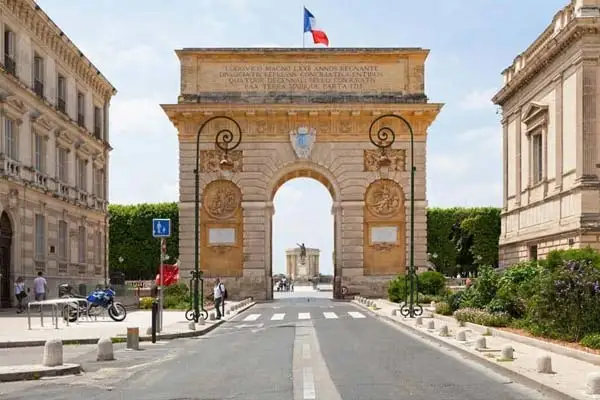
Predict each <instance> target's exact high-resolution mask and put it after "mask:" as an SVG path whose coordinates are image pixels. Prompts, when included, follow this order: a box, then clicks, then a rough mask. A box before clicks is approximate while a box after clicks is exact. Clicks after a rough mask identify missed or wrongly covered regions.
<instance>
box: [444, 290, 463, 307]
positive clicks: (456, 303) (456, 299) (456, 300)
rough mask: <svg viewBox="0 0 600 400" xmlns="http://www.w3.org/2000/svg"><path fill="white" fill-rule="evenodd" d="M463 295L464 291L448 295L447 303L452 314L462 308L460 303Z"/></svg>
mask: <svg viewBox="0 0 600 400" xmlns="http://www.w3.org/2000/svg"><path fill="white" fill-rule="evenodd" d="M463 294H464V291H463V290H459V291H458V292H454V293H449V294H448V295H446V303H448V305H449V306H450V309H451V310H452V312H454V311H456V310H458V309H459V308H460V302H461V300H462V297H463Z"/></svg>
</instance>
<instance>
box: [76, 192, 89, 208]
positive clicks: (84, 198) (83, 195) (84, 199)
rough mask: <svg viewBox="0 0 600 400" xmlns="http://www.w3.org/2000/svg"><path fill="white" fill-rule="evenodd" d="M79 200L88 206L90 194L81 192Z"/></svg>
mask: <svg viewBox="0 0 600 400" xmlns="http://www.w3.org/2000/svg"><path fill="white" fill-rule="evenodd" d="M78 200H79V202H80V203H83V204H85V205H87V204H88V194H87V193H86V192H84V191H79V195H78Z"/></svg>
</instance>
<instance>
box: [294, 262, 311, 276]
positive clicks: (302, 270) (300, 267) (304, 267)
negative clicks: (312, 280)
mask: <svg viewBox="0 0 600 400" xmlns="http://www.w3.org/2000/svg"><path fill="white" fill-rule="evenodd" d="M307 276H308V264H307V263H306V262H305V263H304V264H302V262H298V264H296V277H299V278H306V277H307Z"/></svg>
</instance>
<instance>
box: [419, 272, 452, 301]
mask: <svg viewBox="0 0 600 400" xmlns="http://www.w3.org/2000/svg"><path fill="white" fill-rule="evenodd" d="M445 288H446V278H445V277H444V275H443V274H441V273H439V272H435V271H427V272H423V273H422V274H419V292H420V293H423V294H429V295H440V294H442V293H443V291H444V289H445Z"/></svg>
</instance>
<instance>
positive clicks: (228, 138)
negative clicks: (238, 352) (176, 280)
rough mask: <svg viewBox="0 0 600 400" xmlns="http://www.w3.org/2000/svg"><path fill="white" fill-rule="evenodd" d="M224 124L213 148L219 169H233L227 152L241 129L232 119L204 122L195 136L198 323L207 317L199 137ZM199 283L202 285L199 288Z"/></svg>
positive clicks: (194, 277)
mask: <svg viewBox="0 0 600 400" xmlns="http://www.w3.org/2000/svg"><path fill="white" fill-rule="evenodd" d="M217 121H219V122H220V121H222V122H225V123H226V124H227V125H229V127H230V128H222V129H219V130H218V131H217V132H216V134H215V146H216V147H217V148H218V149H220V150H221V151H222V152H223V158H222V159H221V160H220V162H219V168H220V169H221V170H223V171H231V170H232V169H233V166H234V165H233V161H231V159H230V158H229V152H231V151H233V150H235V149H236V148H237V147H238V146H239V145H240V143H241V142H242V128H241V127H240V124H239V123H238V122H237V121H236V120H234V119H233V118H230V117H227V116H224V115H217V116H214V117H211V118H209V119H207V120H206V121H204V123H202V125H201V126H200V128H199V129H198V133H197V134H196V168H195V169H194V183H195V195H194V250H195V251H194V273H193V275H192V281H193V286H194V288H193V290H194V304H193V306H194V307H193V308H194V311H193V319H194V321H195V322H198V320H199V318H200V316H201V315H207V313H206V310H205V309H204V279H203V277H202V272H201V271H200V136H201V135H202V134H203V133H204V130H205V129H206V127H207V126H208V125H209V124H210V123H215V122H217ZM200 282H202V285H201V286H200V284H199V283H200Z"/></svg>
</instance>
